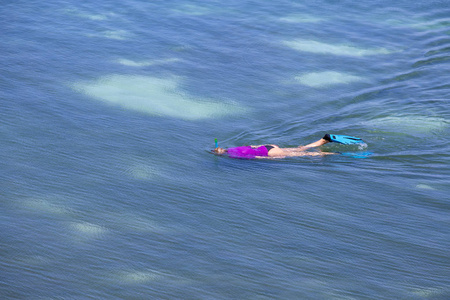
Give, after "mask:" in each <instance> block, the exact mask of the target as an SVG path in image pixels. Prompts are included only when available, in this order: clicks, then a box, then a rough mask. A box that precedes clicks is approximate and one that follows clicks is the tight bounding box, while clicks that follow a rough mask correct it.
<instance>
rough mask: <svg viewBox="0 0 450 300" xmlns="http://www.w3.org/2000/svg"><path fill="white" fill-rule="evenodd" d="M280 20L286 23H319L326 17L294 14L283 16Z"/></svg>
mask: <svg viewBox="0 0 450 300" xmlns="http://www.w3.org/2000/svg"><path fill="white" fill-rule="evenodd" d="M278 20H280V21H282V22H286V23H319V22H322V21H323V20H324V19H323V18H320V17H316V16H312V15H307V14H292V15H287V16H284V17H281V18H279V19H278Z"/></svg>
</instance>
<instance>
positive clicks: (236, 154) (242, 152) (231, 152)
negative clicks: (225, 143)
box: [228, 146, 269, 159]
mask: <svg viewBox="0 0 450 300" xmlns="http://www.w3.org/2000/svg"><path fill="white" fill-rule="evenodd" d="M228 156H229V157H232V158H246V159H251V158H255V157H256V156H269V151H267V148H266V146H260V147H258V148H252V147H250V146H242V147H235V148H228Z"/></svg>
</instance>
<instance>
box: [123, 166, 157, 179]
mask: <svg viewBox="0 0 450 300" xmlns="http://www.w3.org/2000/svg"><path fill="white" fill-rule="evenodd" d="M126 173H127V174H128V175H130V176H131V177H133V178H134V179H139V180H150V179H155V178H157V177H159V176H160V174H159V171H158V170H157V169H156V168H154V167H153V166H150V165H148V164H134V165H132V166H131V167H129V168H128V169H127V170H126Z"/></svg>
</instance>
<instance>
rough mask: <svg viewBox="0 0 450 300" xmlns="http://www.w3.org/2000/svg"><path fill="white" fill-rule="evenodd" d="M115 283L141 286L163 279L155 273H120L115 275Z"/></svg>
mask: <svg viewBox="0 0 450 300" xmlns="http://www.w3.org/2000/svg"><path fill="white" fill-rule="evenodd" d="M116 278H117V281H119V282H121V283H126V284H142V283H147V282H151V281H155V280H159V279H162V278H163V275H162V274H161V273H159V272H156V271H122V272H118V273H117V275H116Z"/></svg>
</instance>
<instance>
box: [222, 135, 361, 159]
mask: <svg viewBox="0 0 450 300" xmlns="http://www.w3.org/2000/svg"><path fill="white" fill-rule="evenodd" d="M330 142H336V143H340V144H358V143H363V140H361V139H360V138H356V137H352V136H347V135H336V134H328V133H327V134H325V136H324V137H323V138H321V139H320V140H318V141H316V142H314V143H311V144H308V145H306V146H298V147H294V148H280V147H279V146H278V145H272V144H268V145H257V146H255V145H250V146H241V147H234V148H228V149H223V148H220V147H216V148H215V149H214V154H217V155H223V154H225V153H226V154H228V156H229V157H232V158H246V159H251V158H284V157H293V156H323V155H331V154H337V153H333V152H322V151H320V150H319V151H317V152H310V151H307V150H308V149H311V148H315V147H319V146H322V145H325V144H327V143H330Z"/></svg>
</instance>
